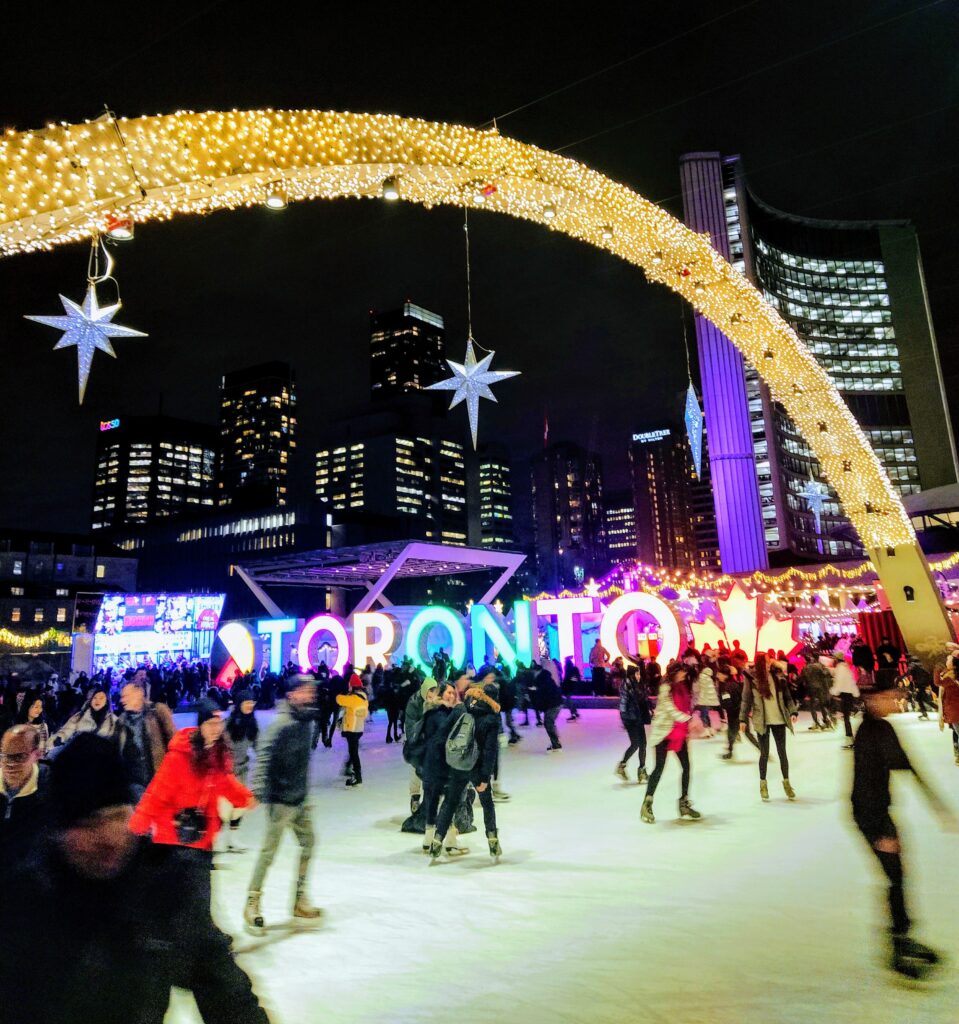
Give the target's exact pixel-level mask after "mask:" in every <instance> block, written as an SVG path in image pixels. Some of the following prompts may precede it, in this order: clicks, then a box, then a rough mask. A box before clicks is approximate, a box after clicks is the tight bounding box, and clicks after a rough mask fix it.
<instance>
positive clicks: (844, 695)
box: [830, 645, 895, 750]
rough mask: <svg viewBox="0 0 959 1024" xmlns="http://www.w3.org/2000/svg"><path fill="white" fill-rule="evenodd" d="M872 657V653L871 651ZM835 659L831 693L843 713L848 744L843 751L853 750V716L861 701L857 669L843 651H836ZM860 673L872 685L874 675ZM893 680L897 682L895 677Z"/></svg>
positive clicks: (866, 672) (864, 671)
mask: <svg viewBox="0 0 959 1024" xmlns="http://www.w3.org/2000/svg"><path fill="white" fill-rule="evenodd" d="M863 646H865V645H863ZM866 650H869V648H866ZM871 656H872V652H871V651H870V657H871ZM835 658H836V667H835V668H834V669H833V673H832V690H831V691H830V692H831V693H832V694H833V696H836V697H838V698H839V710H840V711H841V712H842V721H843V726H844V728H845V730H846V744H845V746H844V747H843V748H842V749H843V750H852V716H853V713H854V711H855V702H856V701H857V700H858V699H859V686H858V685H857V684H856V674H855V673H856V670H855V667H854V666H850V665H849V664H848V663H847V661H846V655H845V654H844V653H843V652H842V651H836V652H835ZM859 672H860V677H861V678H862V679H863V680H865V681H866V682H867V684H869V685H871V683H872V680H873V676H874V674H873V673H872V672H869V671H867V670H866V669H860V670H859ZM893 679H894V680H895V677H893Z"/></svg>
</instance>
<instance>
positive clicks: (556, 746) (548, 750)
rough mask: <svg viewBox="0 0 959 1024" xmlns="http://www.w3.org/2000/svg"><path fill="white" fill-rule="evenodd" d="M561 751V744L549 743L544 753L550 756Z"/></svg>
mask: <svg viewBox="0 0 959 1024" xmlns="http://www.w3.org/2000/svg"><path fill="white" fill-rule="evenodd" d="M562 749H563V744H562V743H551V744H550V745H549V746H548V747H547V748H546V753H547V754H551V753H552V752H553V751H554V750H562Z"/></svg>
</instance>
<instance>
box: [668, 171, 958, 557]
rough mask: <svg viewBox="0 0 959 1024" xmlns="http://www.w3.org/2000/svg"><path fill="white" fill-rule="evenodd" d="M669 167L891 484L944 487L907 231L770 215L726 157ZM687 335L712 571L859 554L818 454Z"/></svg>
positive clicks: (733, 367)
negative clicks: (712, 509) (697, 394)
mask: <svg viewBox="0 0 959 1024" xmlns="http://www.w3.org/2000/svg"><path fill="white" fill-rule="evenodd" d="M680 171H681V178H682V189H683V202H684V209H685V218H686V222H687V224H688V225H689V226H690V227H691V228H693V229H694V230H695V231H708V232H709V233H710V236H711V238H712V241H713V244H714V245H715V246H716V248H717V250H718V251H719V252H720V253H722V254H723V255H724V256H725V257H726V258H728V259H729V260H730V261H731V262H732V264H733V265H734V266H735V267H736V268H737V269H739V270H741V271H742V272H743V273H744V274H745V275H746V276H747V277H748V278H749V279H750V280H751V281H752V283H753V284H755V285H756V287H758V288H759V289H760V290H761V291H762V292H763V294H764V295H765V297H766V299H767V300H768V301H769V302H770V303H771V304H772V305H774V306H775V307H776V308H777V309H778V310H779V312H780V314H781V315H782V316H783V318H784V319H785V320H786V321H787V322H788V323H789V324H790V326H791V327H792V328H793V329H794V330H795V331H796V333H797V334H798V335H799V337H800V339H801V340H802V341H803V342H804V344H805V345H806V346H807V347H808V348H809V349H810V351H811V352H812V353H813V355H814V356H815V357H816V358H817V359H818V360H819V362H820V363H821V365H822V366H823V368H824V369H825V370H826V372H827V373H828V374H829V375H830V377H831V378H832V380H833V383H834V384H835V385H836V387H837V388H838V389H839V391H840V392H841V394H842V396H843V398H844V400H845V401H846V403H847V404H848V405H849V407H850V409H851V411H852V413H853V415H854V416H855V417H856V419H857V420H858V422H859V424H860V426H861V427H862V429H863V431H864V432H865V434H866V436H867V438H868V439H869V441H870V442H871V444H872V446H873V450H874V451H875V452H876V455H877V456H878V458H879V460H880V462H881V463H882V464H883V466H884V467H885V469H886V472H887V473H888V474H889V477H890V479H891V481H892V483H893V485H894V487H895V488H896V489H897V490H898V491H899V493H900V494H901V495H903V496H906V495H909V494H912V493H915V492H916V491H918V490H920V488H932V487H938V486H942V485H945V484H948V483H951V482H953V481H954V480H955V479H956V450H955V442H954V440H953V436H952V429H951V424H950V419H949V415H948V411H947V403H946V397H945V389H944V387H943V382H942V373H941V369H940V365H939V357H938V352H937V348H936V339H935V333H934V330H933V326H932V320H931V317H930V313H929V307H928V303H927V300H926V294H925V282H924V278H923V271H922V263H921V259H920V255H919V246H918V241H917V237H916V231H915V228H914V227H913V226H912V225H911V224H910V223H908V222H905V221H870V222H865V221H826V220H813V219H810V218H806V217H798V216H794V215H792V214H785V213H782V212H780V211H778V210H775V209H773V208H772V207H770V206H768V205H767V204H766V203H764V202H762V201H761V200H760V199H758V198H757V197H756V195H755V194H754V193H753V192H752V190H751V189H750V187H749V185H748V183H747V180H746V177H745V174H744V171H743V167H742V163H741V161H740V159H739V157H735V156H732V157H723V156H722V155H721V154H719V153H691V154H688V155H687V156H685V157H683V158H682V161H681V165H680ZM696 334H697V343H698V351H699V362H700V372H701V376H702V388H703V399H704V403H705V415H706V423H707V425H708V427H709V430H710V439H711V443H712V446H713V452H712V473H713V493H714V497H715V503H716V514H717V525H718V532H719V546H720V549H721V551H722V561H723V568H724V569H725V570H726V571H732V572H735V571H741V570H748V569H755V568H758V567H761V566H762V565H765V564H767V562H768V557H769V556H770V555H771V556H772V557H773V558H774V559H775V560H780V561H782V560H789V559H793V558H796V557H799V558H801V559H811V560H818V559H836V558H851V557H857V556H859V555H861V554H862V546H861V544H860V542H859V539H858V537H857V536H856V535H855V533H854V531H853V529H852V526H851V525H850V524H849V522H848V520H847V519H846V517H845V516H844V515H843V514H842V513H841V511H840V508H839V503H838V501H837V499H836V495H835V492H833V491H832V490H831V489H829V488H828V486H827V485H826V483H825V481H824V479H823V476H822V472H821V468H820V466H819V463H818V461H817V460H816V459H815V457H814V456H813V454H812V452H811V450H810V448H809V446H808V445H807V444H806V442H805V440H804V439H803V438H802V437H801V436H800V435H799V432H798V431H797V430H796V427H795V425H794V424H793V423H792V421H791V420H790V419H789V417H788V416H787V415H786V413H785V410H784V409H783V408H782V406H780V405H778V404H777V403H775V402H773V401H772V399H771V397H770V395H769V391H768V389H767V388H766V387H765V385H763V384H762V382H761V381H760V380H759V376H758V374H757V373H756V370H755V368H753V367H748V366H745V364H744V361H743V359H742V357H741V356H740V355H739V353H738V351H737V350H736V349H735V348H734V346H733V345H732V344H731V343H730V342H729V340H728V339H727V338H726V337H725V335H723V334H722V332H721V331H719V330H718V328H716V327H715V326H713V325H712V324H710V323H709V322H708V321H706V320H705V319H704V318H702V317H697V318H696ZM817 507H818V508H819V509H820V510H821V515H820V516H819V517H818V518H819V521H818V523H817V516H816V514H815V512H814V509H816V508H817ZM767 552H768V554H767Z"/></svg>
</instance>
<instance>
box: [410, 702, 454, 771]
mask: <svg viewBox="0 0 959 1024" xmlns="http://www.w3.org/2000/svg"><path fill="white" fill-rule="evenodd" d="M462 713H463V707H462V705H459V706H458V707H455V708H451V707H448V706H447V705H446V704H439V705H433V706H431V705H429V704H428V705H427V706H426V714H425V715H424V716H423V738H424V740H425V744H424V748H423V761H422V764H421V768H420V770H421V773H422V776H423V781H424V782H427V783H430V784H431V785H441V784H443V783H445V782H446V779H447V777H448V776H449V765H448V764H447V763H446V738H447V736H449V734H450V729H452V727H453V723H454V722H455V721H456V719H457V718H458V717H459V716H460V715H461V714H462Z"/></svg>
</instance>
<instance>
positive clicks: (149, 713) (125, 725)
mask: <svg viewBox="0 0 959 1024" xmlns="http://www.w3.org/2000/svg"><path fill="white" fill-rule="evenodd" d="M142 714H143V733H144V738H145V747H146V749H145V750H144V755H145V757H146V761H147V762H148V763H147V765H146V766H145V767H146V773H147V775H148V779H147V781H149V780H150V779H152V778H153V776H154V774H155V772H156V770H157V769H158V768H159V767H160V762H161V761H162V760H163V755H164V754H165V753H166V750H167V745H168V744H169V742H170V740H171V739H173V734H174V733H175V732H176V726H175V725H174V724H173V715H172V714H171V713H170V709H169V708H168V707H167V706H166V704H150V703H149V702H147V703H145V704H144V705H143V712H142ZM132 721H133V718H132V717H131V715H130V713H129V712H127V711H122V712H121V713H120V714H119V716H118V717H117V737H118V739H119V746H120V753H121V754H123V755H124V759H125V760H128V759H129V753H130V750H129V748H130V747H131V746H132V745H133V735H132V733H133V726H132V724H131V722H132ZM128 763H129V760H128ZM134 764H135V762H134ZM134 781H137V779H136V772H134Z"/></svg>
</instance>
